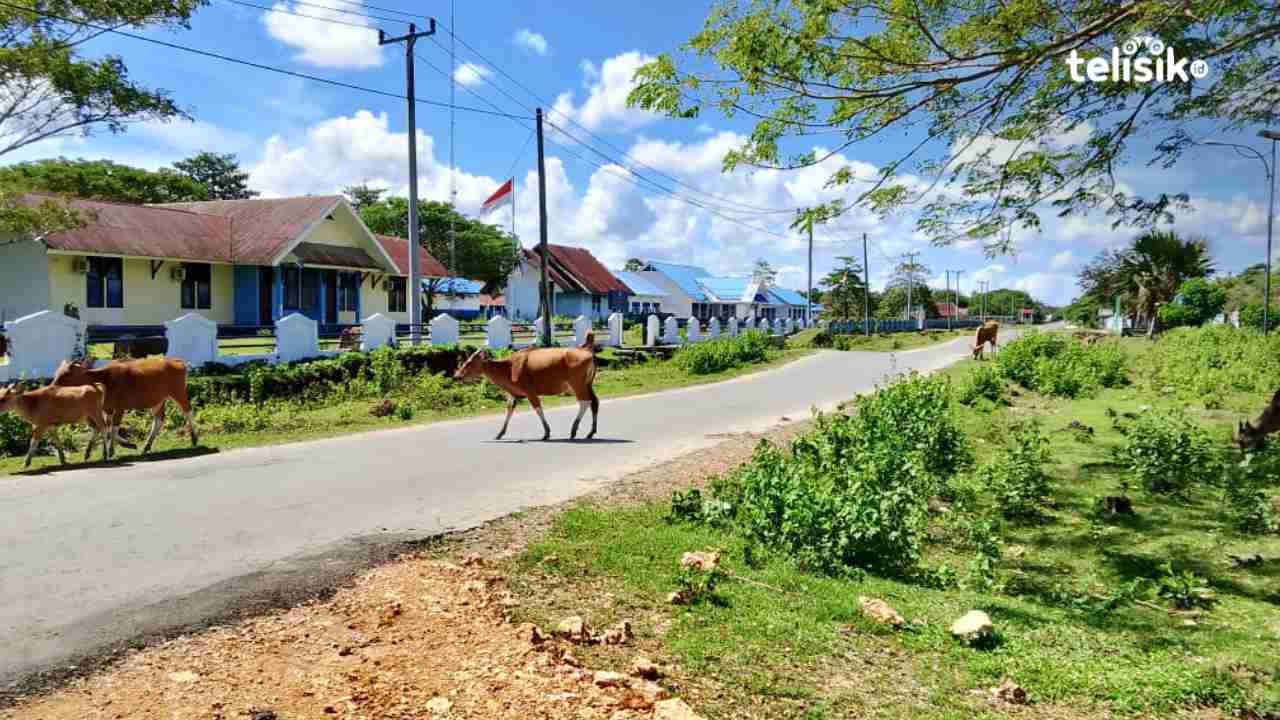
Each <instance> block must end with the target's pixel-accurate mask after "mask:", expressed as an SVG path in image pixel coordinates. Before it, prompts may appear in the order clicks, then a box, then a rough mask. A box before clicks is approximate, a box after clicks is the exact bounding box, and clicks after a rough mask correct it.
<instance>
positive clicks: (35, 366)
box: [0, 310, 85, 380]
mask: <svg viewBox="0 0 1280 720" xmlns="http://www.w3.org/2000/svg"><path fill="white" fill-rule="evenodd" d="M4 333H5V337H7V338H8V340H9V365H8V367H4V368H0V373H4V372H5V371H7V375H8V379H9V380H18V379H20V378H51V377H53V374H54V372H56V371H57V370H58V366H59V365H61V364H62V361H63V360H70V359H72V358H74V357H78V356H80V355H83V354H84V338H85V323H84V322H83V321H80V320H76V319H75V318H69V317H67V316H66V315H64V314H62V313H60V312H53V311H52V310H41V311H40V312H38V313H32V314H30V315H26V316H23V317H20V318H18V319H17V320H10V321H9V322H6V323H5V324H4Z"/></svg>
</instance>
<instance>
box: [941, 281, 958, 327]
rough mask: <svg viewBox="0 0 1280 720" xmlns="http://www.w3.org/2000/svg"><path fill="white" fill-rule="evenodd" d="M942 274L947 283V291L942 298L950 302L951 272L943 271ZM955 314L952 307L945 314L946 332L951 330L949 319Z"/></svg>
mask: <svg viewBox="0 0 1280 720" xmlns="http://www.w3.org/2000/svg"><path fill="white" fill-rule="evenodd" d="M942 272H944V273H946V275H945V277H946V280H945V282H946V283H947V290H946V292H945V293H944V294H943V297H945V298H947V299H948V301H950V298H951V271H950V270H943V271H942ZM955 314H956V309H955V307H952V308H951V312H949V313H947V329H948V330H950V329H951V318H952V316H954V315H955Z"/></svg>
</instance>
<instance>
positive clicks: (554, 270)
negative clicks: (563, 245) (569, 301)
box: [520, 246, 584, 292]
mask: <svg viewBox="0 0 1280 720" xmlns="http://www.w3.org/2000/svg"><path fill="white" fill-rule="evenodd" d="M548 247H554V246H548ZM520 253H521V255H522V256H523V257H524V259H525V261H526V262H528V263H529V267H531V268H533V269H534V270H538V269H539V268H540V267H542V262H541V260H540V257H541V253H539V252H538V251H537V250H521V251H520ZM547 278H548V279H549V280H550V281H551V282H552V284H554V285H555V286H556V287H558V288H560V289H561V290H567V291H569V292H582V291H583V290H584V287H583V285H582V284H581V283H578V282H576V281H575V280H574V279H573V278H572V276H570V275H569V274H568V273H567V272H565V270H564V268H562V267H561V265H560V263H558V262H556V254H555V251H552V252H551V262H550V263H548V264H547Z"/></svg>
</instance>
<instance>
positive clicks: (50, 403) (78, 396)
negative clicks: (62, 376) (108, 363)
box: [0, 385, 111, 468]
mask: <svg viewBox="0 0 1280 720" xmlns="http://www.w3.org/2000/svg"><path fill="white" fill-rule="evenodd" d="M105 395H106V393H105V391H104V390H103V387H102V386H101V385H84V386H80V387H55V386H53V385H50V386H48V387H43V388H40V389H39V390H31V391H28V392H23V391H22V390H19V389H18V388H17V387H16V386H12V385H10V386H7V387H3V388H0V412H11V413H15V414H16V415H18V417H21V418H22V419H23V420H26V421H27V422H28V423H30V424H31V446H30V447H29V448H27V461H26V463H25V464H24V465H23V467H24V468H29V467H31V456H32V455H34V454H35V452H36V448H37V447H38V446H39V445H40V440H41V439H42V438H43V437H44V435H45V433H46V432H48V431H49V430H50V429H51V428H53V427H56V426H58V425H74V424H76V423H80V422H85V423H88V425H89V427H90V428H91V429H92V430H93V437H92V438H90V439H89V444H88V445H87V446H86V447H85V449H84V459H85V461H86V462H87V461H88V460H89V456H90V454H92V453H93V446H94V444H95V443H97V442H98V437H99V436H101V437H102V459H103V460H106V459H107V458H109V457H110V456H111V433H110V432H109V430H108V428H107V421H106V417H105V415H104V413H103V405H104V399H105ZM54 449H56V450H57V451H58V462H60V463H62V464H63V465H66V464H67V458H66V455H65V454H63V452H62V446H61V445H58V444H57V443H54Z"/></svg>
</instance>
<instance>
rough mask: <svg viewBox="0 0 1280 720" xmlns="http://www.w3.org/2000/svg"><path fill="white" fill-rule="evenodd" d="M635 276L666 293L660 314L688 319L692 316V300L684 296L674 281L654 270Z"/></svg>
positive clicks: (683, 292)
mask: <svg viewBox="0 0 1280 720" xmlns="http://www.w3.org/2000/svg"><path fill="white" fill-rule="evenodd" d="M636 274H637V275H639V276H640V277H642V278H644V279H645V280H648V281H649V282H651V283H653V284H654V285H657V286H658V287H660V288H662V289H663V290H666V291H667V295H666V297H664V298H662V312H664V313H674V314H675V315H677V316H679V317H689V316H690V315H692V314H693V298H691V297H689V296H688V295H687V294H685V291H684V290H681V289H680V286H679V285H677V284H676V283H675V281H674V280H672V279H671V278H669V277H667V276H666V275H664V274H662V273H660V272H658V271H656V270H648V271H644V272H639V273H636Z"/></svg>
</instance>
